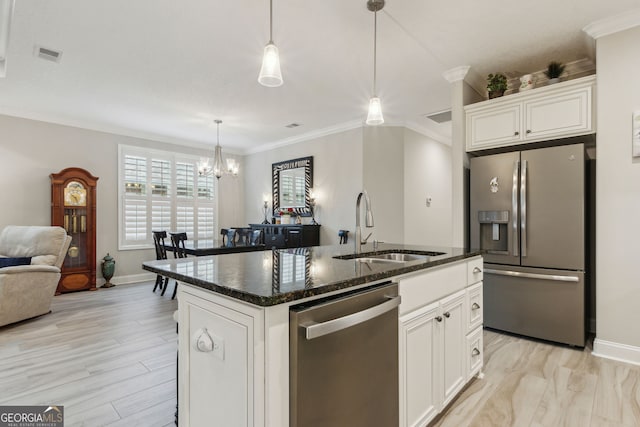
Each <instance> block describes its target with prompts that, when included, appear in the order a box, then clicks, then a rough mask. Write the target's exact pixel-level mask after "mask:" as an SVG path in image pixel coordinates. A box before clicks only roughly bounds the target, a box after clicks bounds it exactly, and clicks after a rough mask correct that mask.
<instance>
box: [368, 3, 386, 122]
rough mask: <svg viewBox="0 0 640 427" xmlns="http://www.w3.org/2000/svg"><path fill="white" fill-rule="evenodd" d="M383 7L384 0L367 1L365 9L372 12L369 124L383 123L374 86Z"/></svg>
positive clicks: (380, 106) (380, 107)
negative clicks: (379, 22) (380, 15)
mask: <svg viewBox="0 0 640 427" xmlns="http://www.w3.org/2000/svg"><path fill="white" fill-rule="evenodd" d="M383 7H384V0H369V1H367V9H369V10H370V11H371V12H373V96H372V97H371V99H369V114H367V121H366V123H367V124H368V125H370V126H375V125H381V124H382V123H384V118H383V117H382V105H381V104H380V98H378V94H377V90H376V89H377V88H376V77H377V76H376V60H377V58H376V47H377V46H376V41H377V32H378V11H379V10H382V8H383Z"/></svg>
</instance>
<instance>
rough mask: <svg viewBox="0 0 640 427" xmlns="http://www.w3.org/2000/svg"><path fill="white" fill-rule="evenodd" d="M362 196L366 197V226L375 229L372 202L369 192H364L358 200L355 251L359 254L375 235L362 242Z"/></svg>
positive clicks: (359, 195)
mask: <svg viewBox="0 0 640 427" xmlns="http://www.w3.org/2000/svg"><path fill="white" fill-rule="evenodd" d="M362 196H364V208H365V213H364V215H365V219H364V225H365V226H366V227H367V228H371V227H373V212H371V200H369V195H368V194H367V190H362V192H361V193H360V194H358V198H357V199H356V235H355V239H354V240H355V246H356V247H355V251H356V253H357V254H359V253H360V252H362V245H364V244H366V243H367V240H369V237H371V235H372V234H373V233H369V235H368V236H367V237H365V239H364V240H362V229H361V228H360V201H361V200H362Z"/></svg>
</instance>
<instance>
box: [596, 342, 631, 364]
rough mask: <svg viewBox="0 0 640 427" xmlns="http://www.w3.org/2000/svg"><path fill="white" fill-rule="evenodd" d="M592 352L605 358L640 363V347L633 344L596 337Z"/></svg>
mask: <svg viewBox="0 0 640 427" xmlns="http://www.w3.org/2000/svg"><path fill="white" fill-rule="evenodd" d="M592 354H593V355H594V356H598V357H604V358H605V359H613V360H618V361H620V362H626V363H632V364H634V365H640V347H635V346H632V345H627V344H620V343H616V342H611V341H605V340H601V339H599V338H596V339H595V340H593V352H592Z"/></svg>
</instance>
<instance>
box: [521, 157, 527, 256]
mask: <svg viewBox="0 0 640 427" xmlns="http://www.w3.org/2000/svg"><path fill="white" fill-rule="evenodd" d="M520 240H521V243H522V256H523V257H526V256H527V161H526V160H523V161H522V169H521V170H520Z"/></svg>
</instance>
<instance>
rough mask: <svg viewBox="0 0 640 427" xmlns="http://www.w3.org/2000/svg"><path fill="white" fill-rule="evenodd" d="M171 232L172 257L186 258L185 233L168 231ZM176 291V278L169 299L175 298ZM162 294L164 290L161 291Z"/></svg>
mask: <svg viewBox="0 0 640 427" xmlns="http://www.w3.org/2000/svg"><path fill="white" fill-rule="evenodd" d="M169 234H171V246H172V247H173V257H174V258H186V257H187V250H186V248H185V246H184V242H185V240H187V233H169ZM177 291H178V281H177V280H176V284H175V286H174V287H173V295H172V296H171V299H175V297H176V292H177ZM162 295H164V292H162Z"/></svg>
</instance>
